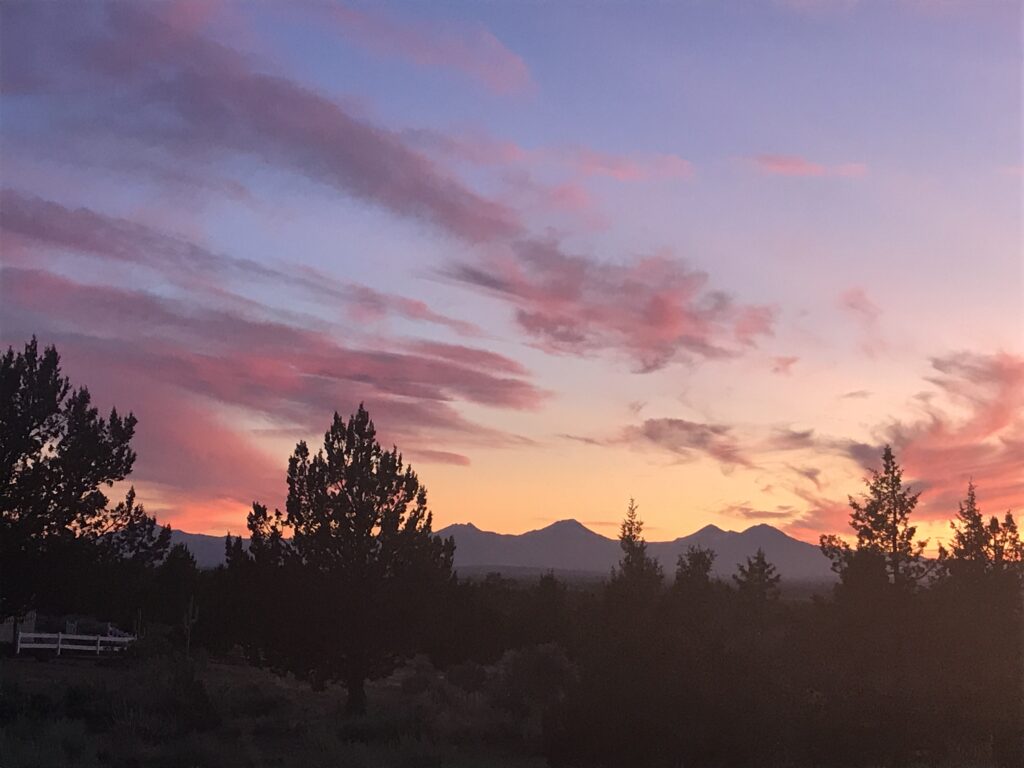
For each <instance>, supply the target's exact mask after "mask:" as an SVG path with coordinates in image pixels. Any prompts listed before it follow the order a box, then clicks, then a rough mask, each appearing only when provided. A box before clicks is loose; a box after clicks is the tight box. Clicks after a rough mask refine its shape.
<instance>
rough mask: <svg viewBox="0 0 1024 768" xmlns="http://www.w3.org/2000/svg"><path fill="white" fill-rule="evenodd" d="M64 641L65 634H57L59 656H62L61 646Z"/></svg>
mask: <svg viewBox="0 0 1024 768" xmlns="http://www.w3.org/2000/svg"><path fill="white" fill-rule="evenodd" d="M63 639H64V633H63V632H58V633H57V655H58V656H60V644H61V641H62V640H63Z"/></svg>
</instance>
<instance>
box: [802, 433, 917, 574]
mask: <svg viewBox="0 0 1024 768" xmlns="http://www.w3.org/2000/svg"><path fill="white" fill-rule="evenodd" d="M866 485H867V487H868V490H867V493H865V494H863V495H862V498H861V499H860V500H859V501H858V500H857V499H854V498H853V497H852V496H851V497H850V509H851V510H852V511H851V513H850V527H851V528H853V531H854V533H855V534H856V535H857V547H856V550H853V549H851V548H850V546H849V545H848V544H847V543H846V542H845V541H843V540H842V539H841V538H839V537H838V536H835V535H829V536H822V537H821V550H822V552H823V553H824V554H825V555H826V556H827V557H828V558H829V559H830V560H831V561H832V567H833V569H834V570H836V572H837V573H839V574H840V575H841V576H843V577H844V579H845V577H846V576H847V574H849V573H851V571H852V572H854V573H855V572H857V570H858V569H859V568H863V567H868V568H869V567H870V566H869V564H870V563H871V562H874V561H880V562H881V563H882V564H884V567H885V572H886V574H887V576H888V580H889V582H890V583H891V584H893V585H894V586H896V587H897V588H899V589H903V588H910V587H913V586H914V585H916V584H917V583H918V581H920V579H921V578H922V577H923V576H924V575H925V572H926V570H927V569H926V567H925V565H924V562H923V560H922V557H921V555H922V553H923V551H924V548H925V545H926V544H927V542H926V541H917V542H915V541H914V534H916V533H917V528H916V527H915V526H912V525H910V515H911V513H912V512H913V511H914V508H915V507H916V506H917V497H918V495H919V494H917V493H911V491H910V488H909V487H907V486H905V485H904V484H903V470H902V468H901V467H900V466H899V464H897V463H896V458H895V456H893V452H892V448H891V447H890V446H888V445H886V446H885V449H884V450H883V451H882V469H881V471H878V470H872V471H871V478H870V479H869V480H867V481H866ZM855 560H856V561H859V562H855Z"/></svg>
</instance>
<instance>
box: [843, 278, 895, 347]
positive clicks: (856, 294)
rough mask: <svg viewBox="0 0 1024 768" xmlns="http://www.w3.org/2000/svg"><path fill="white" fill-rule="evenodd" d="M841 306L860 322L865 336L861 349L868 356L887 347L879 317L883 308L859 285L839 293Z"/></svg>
mask: <svg viewBox="0 0 1024 768" xmlns="http://www.w3.org/2000/svg"><path fill="white" fill-rule="evenodd" d="M839 306H840V307H841V308H842V309H843V310H845V311H846V312H848V313H849V314H850V315H851V316H852V317H853V318H854V319H856V321H857V322H858V323H859V324H860V326H861V328H862V330H863V334H864V338H863V341H862V342H861V349H862V350H863V352H864V354H866V355H867V356H868V357H875V356H876V355H877V354H879V353H880V352H883V351H884V350H885V349H886V346H887V345H886V342H885V339H884V338H883V337H882V332H881V328H880V326H879V323H878V319H879V318H880V317H881V315H882V310H881V308H880V307H879V306H878V305H877V304H875V302H873V301H872V300H871V299H870V298H869V297H868V295H867V292H866V291H865V290H864V289H863V288H861V287H859V286H856V287H853V288H850V289H848V290H846V291H844V292H843V293H841V294H840V295H839Z"/></svg>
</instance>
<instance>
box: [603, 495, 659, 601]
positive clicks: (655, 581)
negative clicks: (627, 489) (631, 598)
mask: <svg viewBox="0 0 1024 768" xmlns="http://www.w3.org/2000/svg"><path fill="white" fill-rule="evenodd" d="M639 510H640V508H639V507H638V506H637V504H636V501H635V500H633V499H630V500H629V507H627V508H626V517H625V518H624V519H623V521H622V525H621V526H620V528H619V547H620V548H621V549H622V558H621V559H620V560H619V565H618V568H616V569H614V570H613V572H612V582H613V583H614V582H625V583H630V584H637V585H640V584H644V585H659V584H661V580H662V578H663V577H664V573H663V572H662V569H661V564H660V563H659V562H658V561H657V560H655V559H654V558H653V557H651V556H649V555H648V554H647V541H646V540H645V539H644V536H643V533H644V523H643V520H641V519H640V514H639Z"/></svg>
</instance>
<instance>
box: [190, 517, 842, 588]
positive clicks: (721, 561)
mask: <svg viewBox="0 0 1024 768" xmlns="http://www.w3.org/2000/svg"><path fill="white" fill-rule="evenodd" d="M438 534H439V535H441V536H451V537H452V538H454V539H455V567H456V568H457V569H459V570H461V571H462V572H463V573H465V574H470V573H472V574H479V573H482V572H486V571H497V572H503V573H506V575H509V576H514V575H516V574H529V573H538V572H544V571H549V570H551V571H555V572H556V573H569V572H571V573H574V574H576V575H581V576H582V575H586V574H592V575H595V576H604V575H607V574H608V573H609V572H610V571H611V569H612V567H613V566H614V565H615V564H616V563H618V561H619V557H620V556H621V554H622V552H621V550H620V549H619V542H618V540H617V539H610V538H608V537H607V536H602V535H601V534H599V533H595V532H594V531H592V530H590V529H589V528H587V527H586V526H584V525H583V524H582V523H579V522H578V521H576V520H559V521H558V522H556V523H552V524H551V525H548V526H546V527H544V528H539V529H537V530H534V531H527V532H526V533H520V534H507V533H492V532H491V531H482V530H480V529H479V528H477V527H476V526H475V525H473V524H472V523H460V524H456V525H449V526H448V527H447V528H442V529H441V530H440V531H438ZM171 541H172V542H173V543H175V544H176V543H178V542H183V543H184V544H185V545H186V546H187V547H188V548H189V550H190V551H191V552H192V555H193V556H194V557H195V558H196V562H197V563H198V564H199V567H200V568H213V567H216V566H218V565H220V564H221V563H223V562H224V537H223V536H207V535H205V534H201V533H185V532H183V531H172V532H171ZM243 543H244V544H245V546H248V544H249V542H248V540H246V539H243ZM690 546H702V547H707V548H709V549H713V550H714V551H715V555H716V557H715V567H714V573H715V575H717V576H719V577H721V578H728V577H729V576H731V575H732V574H733V573H735V572H736V566H737V565H738V564H739V563H743V562H745V561H746V558H747V557H750V556H751V555H753V554H754V553H755V552H756V551H757V549H758V548H759V547H760V548H761V549H763V550H764V552H765V555H767V557H768V559H769V560H770V561H771V562H772V563H773V564H774V565H775V567H776V568H778V570H779V573H780V574H782V577H783V578H784V579H786V580H788V581H832V580H833V579H834V578H835V576H834V574H833V573H832V570H831V568H830V566H829V562H828V560H827V559H826V558H825V557H824V555H822V554H821V551H820V550H819V549H818V548H817V547H816V546H814V545H813V544H808V543H806V542H803V541H798V540H797V539H794V538H792V537H790V536H787V535H786V534H784V533H783V532H782V531H780V530H778V529H777V528H773V527H772V526H770V525H764V524H762V525H754V526H751V527H750V528H747V529H746V530H744V531H723V530H722V529H721V528H719V527H718V526H715V525H706V526H704V527H703V528H701V529H700V530H699V531H697V532H696V533H691V534H690V535H689V536H682V537H680V538H678V539H675V540H674V541H652V542H650V543H649V544H648V551H649V552H650V553H651V555H652V556H654V557H656V558H658V560H659V561H660V562H661V564H662V566H663V567H664V568H665V573H666V574H667V575H668V576H669V577H670V578H671V575H672V574H673V573H674V572H675V568H676V559H677V558H678V557H679V555H680V554H681V553H683V552H685V551H686V549H687V547H690Z"/></svg>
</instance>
